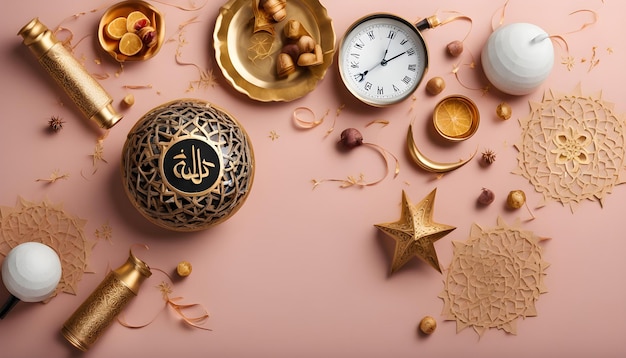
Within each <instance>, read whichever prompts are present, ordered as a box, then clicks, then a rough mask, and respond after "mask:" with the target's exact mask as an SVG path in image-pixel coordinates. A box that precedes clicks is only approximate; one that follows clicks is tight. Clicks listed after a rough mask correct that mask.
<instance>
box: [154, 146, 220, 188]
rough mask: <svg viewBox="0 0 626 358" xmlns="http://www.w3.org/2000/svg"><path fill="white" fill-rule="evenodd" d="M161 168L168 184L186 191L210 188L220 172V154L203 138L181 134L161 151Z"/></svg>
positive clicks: (214, 183)
mask: <svg viewBox="0 0 626 358" xmlns="http://www.w3.org/2000/svg"><path fill="white" fill-rule="evenodd" d="M161 170H162V172H163V177H164V178H165V181H166V183H167V184H169V186H170V187H171V188H172V189H174V190H175V191H179V192H181V193H184V194H187V195H202V194H205V193H206V192H207V191H209V190H211V189H212V188H213V187H214V186H215V185H216V183H217V182H218V180H219V178H220V177H221V175H222V161H221V156H220V155H218V153H217V149H216V148H215V147H214V146H212V145H210V144H209V143H207V142H206V141H204V140H202V139H198V138H194V137H190V136H189V137H180V138H178V139H177V140H176V141H174V142H173V143H171V144H170V145H169V146H168V147H167V148H165V149H164V151H163V157H162V164H161Z"/></svg>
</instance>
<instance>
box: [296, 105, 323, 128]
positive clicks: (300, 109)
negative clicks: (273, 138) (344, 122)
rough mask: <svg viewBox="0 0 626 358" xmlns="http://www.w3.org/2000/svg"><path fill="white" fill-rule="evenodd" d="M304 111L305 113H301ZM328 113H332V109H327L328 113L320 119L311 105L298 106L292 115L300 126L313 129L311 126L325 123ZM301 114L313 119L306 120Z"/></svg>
mask: <svg viewBox="0 0 626 358" xmlns="http://www.w3.org/2000/svg"><path fill="white" fill-rule="evenodd" d="M301 112H304V113H301ZM328 113H330V109H329V110H326V113H325V114H324V115H323V116H322V117H321V118H320V119H317V120H316V119H315V112H313V110H312V109H311V108H309V107H298V108H296V109H294V110H293V113H292V115H291V117H292V118H293V121H294V123H295V124H296V125H297V126H298V127H300V128H304V129H311V128H315V127H317V126H319V125H320V124H322V123H324V119H325V118H326V116H328ZM301 114H302V115H306V116H310V117H311V118H313V119H312V120H305V119H302V118H301Z"/></svg>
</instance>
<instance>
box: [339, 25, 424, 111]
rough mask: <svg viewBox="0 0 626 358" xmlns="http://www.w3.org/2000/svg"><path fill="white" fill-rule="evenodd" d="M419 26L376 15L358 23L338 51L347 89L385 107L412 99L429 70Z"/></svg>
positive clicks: (349, 31) (373, 103) (363, 100)
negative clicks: (411, 96)
mask: <svg viewBox="0 0 626 358" xmlns="http://www.w3.org/2000/svg"><path fill="white" fill-rule="evenodd" d="M434 26H436V25H433V24H432V23H429V22H428V21H427V20H424V21H421V22H420V23H419V24H417V25H413V24H411V23H410V22H408V21H406V20H404V19H402V18H401V17H398V16H395V15H392V14H386V13H376V14H370V15H367V16H365V17H363V18H361V19H359V20H357V21H356V22H355V23H354V24H352V26H350V28H349V29H348V31H347V32H346V34H345V36H344V38H343V40H342V42H341V46H340V47H339V51H338V66H339V73H340V75H341V79H342V81H343V83H344V84H345V86H346V88H347V89H348V90H349V91H350V92H351V93H352V94H353V95H354V96H355V97H356V98H358V99H359V100H361V101H362V102H364V103H366V104H369V105H372V106H376V107H383V106H388V105H391V104H394V103H398V102H400V101H402V100H404V99H406V98H407V97H409V96H410V95H411V94H412V93H413V92H414V91H415V89H416V88H417V87H418V86H419V84H420V82H421V81H422V78H423V77H424V74H425V73H426V71H427V69H428V49H427V48H426V43H425V42H424V38H423V37H422V35H421V34H420V32H419V30H418V28H420V29H425V28H429V27H434Z"/></svg>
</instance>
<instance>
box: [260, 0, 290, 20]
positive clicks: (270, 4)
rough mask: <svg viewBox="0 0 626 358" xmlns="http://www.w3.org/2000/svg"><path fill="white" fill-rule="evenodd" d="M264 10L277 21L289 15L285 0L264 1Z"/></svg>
mask: <svg viewBox="0 0 626 358" xmlns="http://www.w3.org/2000/svg"><path fill="white" fill-rule="evenodd" d="M262 3H263V4H262V6H263V10H265V12H266V13H267V14H269V15H270V16H272V18H273V19H274V21H276V22H281V21H283V20H284V19H285V18H286V17H287V10H285V6H286V4H285V1H280V0H265V1H262Z"/></svg>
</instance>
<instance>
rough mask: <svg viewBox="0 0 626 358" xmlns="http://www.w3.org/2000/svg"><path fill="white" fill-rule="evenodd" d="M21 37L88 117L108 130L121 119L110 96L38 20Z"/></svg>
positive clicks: (26, 27)
mask: <svg viewBox="0 0 626 358" xmlns="http://www.w3.org/2000/svg"><path fill="white" fill-rule="evenodd" d="M18 35H20V36H22V37H23V38H24V41H23V43H24V45H26V46H28V48H30V50H31V52H32V53H33V54H34V55H35V56H36V57H37V59H38V60H39V63H40V64H41V65H42V66H43V68H45V69H46V71H48V73H49V74H50V76H52V78H54V79H55V80H56V82H57V83H58V84H59V85H60V86H61V87H62V88H63V89H64V90H65V92H66V93H67V94H68V96H69V97H70V98H71V99H72V101H73V102H74V103H75V104H76V106H78V108H79V109H80V111H81V112H82V113H83V115H84V116H85V117H87V118H88V119H90V120H92V121H94V122H96V123H97V124H98V126H100V127H101V128H105V129H109V128H111V127H113V126H114V125H115V124H116V123H117V122H118V121H119V120H120V119H122V116H121V115H120V114H118V113H117V112H116V111H115V110H114V109H113V106H112V103H113V99H112V98H111V96H109V94H108V93H107V92H106V91H105V90H104V88H102V86H101V85H100V83H98V81H96V79H95V78H93V76H91V75H90V74H89V72H87V70H85V67H84V66H83V65H81V64H80V62H78V61H77V60H76V58H74V56H73V55H72V53H71V52H70V51H68V50H67V49H66V48H65V46H63V44H62V43H61V42H59V41H58V40H57V39H56V37H55V36H54V34H53V33H52V31H50V30H49V29H48V28H47V27H46V26H45V25H44V24H42V23H41V22H40V21H39V19H37V18H35V19H33V20H31V21H30V22H29V23H28V24H26V25H25V26H24V27H23V28H22V29H21V30H20V31H19V32H18Z"/></svg>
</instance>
